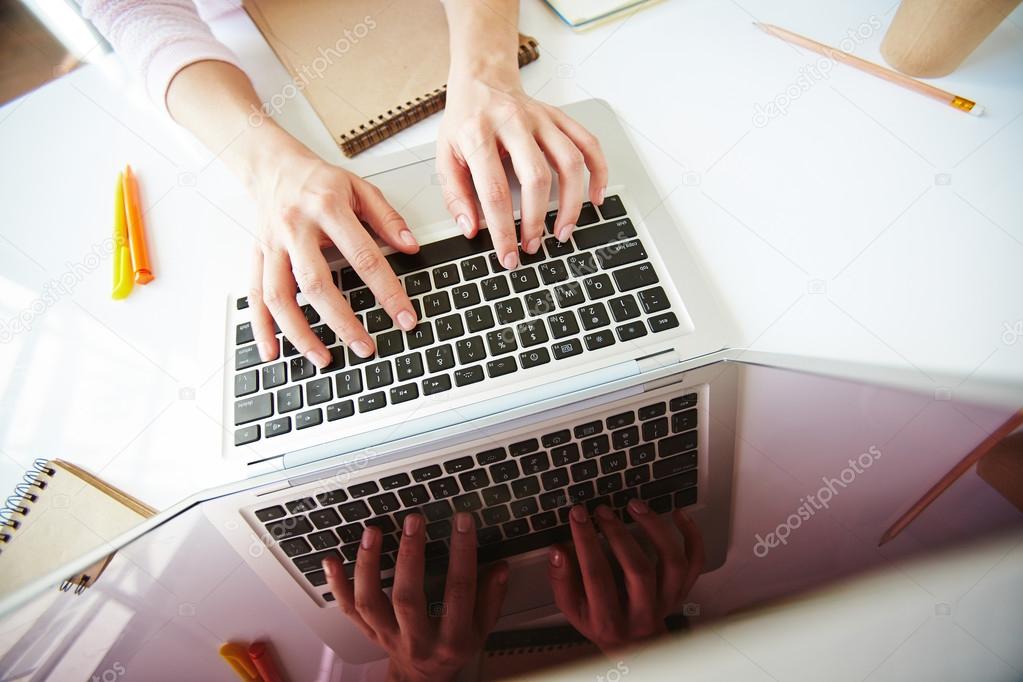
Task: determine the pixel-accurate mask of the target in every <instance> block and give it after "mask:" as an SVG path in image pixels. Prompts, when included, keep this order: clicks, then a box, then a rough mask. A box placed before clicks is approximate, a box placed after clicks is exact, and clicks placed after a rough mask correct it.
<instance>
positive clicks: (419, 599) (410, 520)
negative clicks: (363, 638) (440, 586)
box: [391, 514, 430, 638]
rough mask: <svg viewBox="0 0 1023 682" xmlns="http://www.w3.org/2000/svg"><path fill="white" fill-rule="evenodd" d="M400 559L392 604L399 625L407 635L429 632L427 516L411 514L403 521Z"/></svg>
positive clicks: (419, 634) (396, 568)
mask: <svg viewBox="0 0 1023 682" xmlns="http://www.w3.org/2000/svg"><path fill="white" fill-rule="evenodd" d="M403 526H404V527H403V528H402V535H401V544H399V545H398V561H397V565H396V566H395V568H394V589H393V590H391V603H392V604H394V615H395V617H396V618H397V619H398V627H399V628H400V629H401V632H402V634H403V635H404V636H405V637H407V638H408V637H415V636H422V635H425V634H426V633H428V632H429V631H430V625H429V621H428V620H427V618H426V592H425V591H424V590H423V567H424V564H425V558H424V547H425V545H426V542H425V532H424V530H423V517H422V516H420V515H419V514H409V515H408V516H406V517H405V521H404V522H403Z"/></svg>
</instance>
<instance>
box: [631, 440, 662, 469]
mask: <svg viewBox="0 0 1023 682" xmlns="http://www.w3.org/2000/svg"><path fill="white" fill-rule="evenodd" d="M656 454H657V451H656V448H655V446H654V444H653V443H643V444H642V445H637V446H636V447H634V448H632V449H631V450H629V464H631V465H633V466H636V465H639V464H646V463H647V462H652V461H654V457H655V456H656Z"/></svg>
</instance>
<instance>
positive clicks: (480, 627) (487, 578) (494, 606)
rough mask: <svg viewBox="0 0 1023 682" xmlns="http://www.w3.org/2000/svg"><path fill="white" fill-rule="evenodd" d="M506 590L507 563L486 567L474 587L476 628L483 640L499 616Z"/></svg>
mask: <svg viewBox="0 0 1023 682" xmlns="http://www.w3.org/2000/svg"><path fill="white" fill-rule="evenodd" d="M507 591H508V564H507V563H505V562H503V561H501V562H499V563H496V564H494V565H493V566H491V567H490V568H488V569H487V572H486V574H485V575H484V576H483V579H482V580H480V581H479V587H478V588H477V589H476V630H477V632H478V633H479V637H480V640H481V641H482V640H485V639H486V638H487V635H488V634H490V631H491V630H493V629H494V624H495V623H497V619H498V618H500V617H501V607H502V606H503V605H504V596H505V594H506V593H507Z"/></svg>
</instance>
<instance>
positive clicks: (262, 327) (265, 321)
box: [249, 246, 280, 362]
mask: <svg viewBox="0 0 1023 682" xmlns="http://www.w3.org/2000/svg"><path fill="white" fill-rule="evenodd" d="M249 310H250V311H251V312H252V317H251V321H252V338H254V339H255V340H256V347H257V348H258V349H259V359H260V360H262V361H263V362H270V361H271V360H276V359H277V356H278V354H279V353H280V344H279V343H278V342H277V336H276V334H275V333H274V319H273V317H272V316H271V315H270V311H269V310H267V307H266V304H264V303H263V251H262V250H261V249H260V248H259V247H258V246H257V247H256V248H255V249H253V258H252V286H251V287H249Z"/></svg>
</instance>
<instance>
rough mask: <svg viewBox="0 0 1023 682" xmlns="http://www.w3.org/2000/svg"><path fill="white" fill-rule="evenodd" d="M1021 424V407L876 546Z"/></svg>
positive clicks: (888, 539)
mask: <svg viewBox="0 0 1023 682" xmlns="http://www.w3.org/2000/svg"><path fill="white" fill-rule="evenodd" d="M1021 424H1023V409H1020V410H1018V411H1017V412H1015V413H1014V414H1013V415H1012V416H1011V417H1009V418H1008V419H1007V420H1005V423H1003V424H1002V425H1001V426H999V427H998V428H997V429H995V431H994V433H992V434H991V435H989V436H988V437H987V438H985V439H984V440H982V441H981V442H980V444H979V445H977V447H975V448H973V450H971V451H970V452H969V454H967V455H966V457H963V458H962V459H961V460H960V461H959V463H958V464H956V465H955V466H954V467H952V469H951V471H949V472H948V473H947V474H945V475H944V476H942V477H941V480H940V481H938V482H937V483H935V484H934V485H933V486H931V489H930V490H928V491H927V492H926V493H924V496H923V497H921V498H920V499H919V500H917V501H916V503H915V504H914V505H913V506H912V507H910V508H909V510H908V511H907V512H906V513H905V514H903V515H902V516H900V517H899V519H898V521H896V522H895V523H893V524H892V525H891V527H890V528H888V530H886V531H885V532H884V535H882V536H881V539H880V540H879V541H878V543H877V546H878V547H880V546H881V545H883V544H885V543H886V542H890V541H891V540H894V539H895V537H896V536H897V535H898V534H899V533H901V532H902V531H903V530H905V528H906V526H908V525H909V524H911V523H913V520H914V519H915V518H916V517H918V516H920V514H922V513H923V511H924V510H925V509H927V507H929V506H930V505H931V503H932V502H934V500H936V499H938V497H940V496H941V494H942V493H943V492H945V491H946V490H948V488H950V487H951V486H952V484H953V483H955V482H956V481H957V480H959V478H960V477H961V476H962V475H963V474H965V473H966V472H967V471H969V470H970V467H972V466H973V465H974V464H976V463H977V462H979V461H980V460H981V458H982V457H984V455H986V454H987V453H989V452H990V451H991V450H992V449H993V448H994V447H995V446H996V445H998V444H999V443H1001V442H1002V440H1003V439H1004V438H1005V437H1006V436H1008V435H1009V434H1010V433H1012V432H1013V431H1015V430H1016V429H1017V428H1019V426H1020V425H1021Z"/></svg>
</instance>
